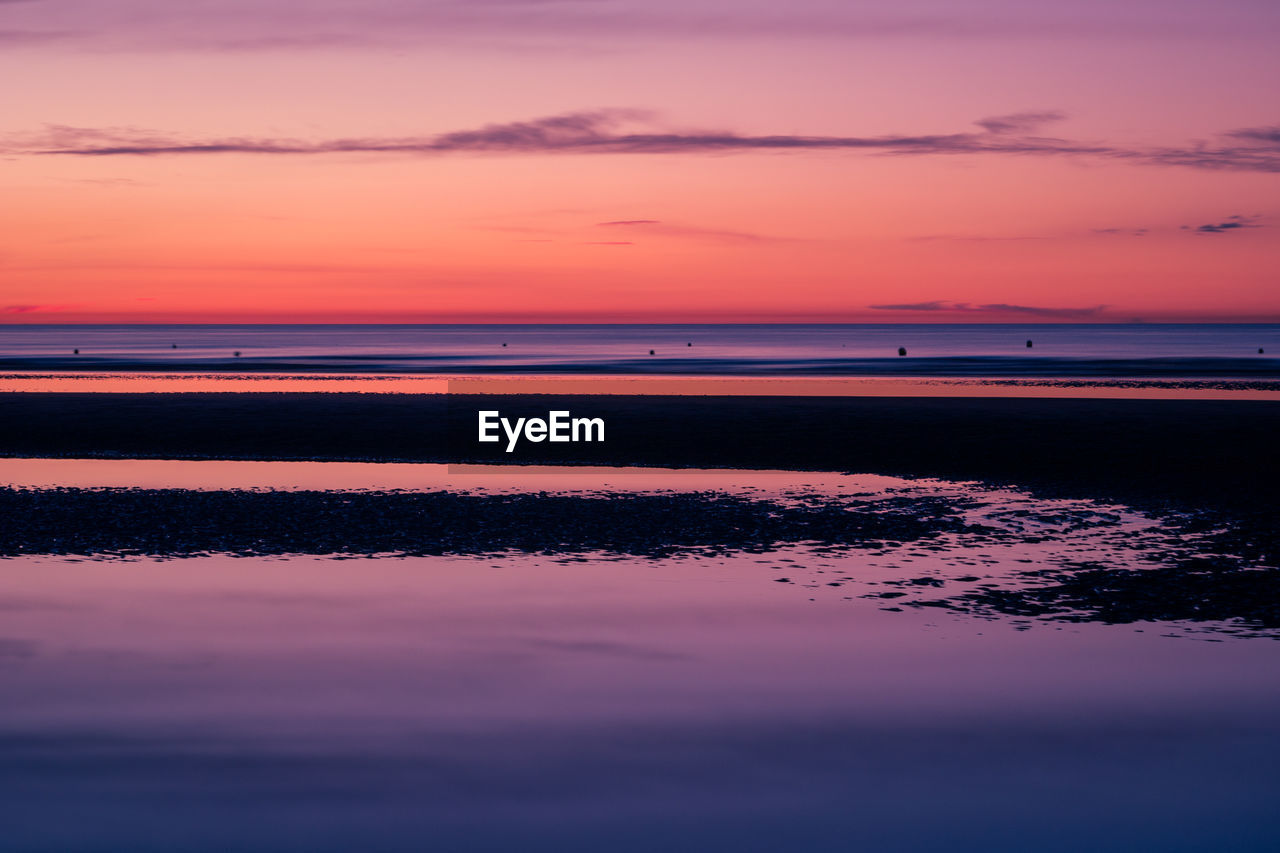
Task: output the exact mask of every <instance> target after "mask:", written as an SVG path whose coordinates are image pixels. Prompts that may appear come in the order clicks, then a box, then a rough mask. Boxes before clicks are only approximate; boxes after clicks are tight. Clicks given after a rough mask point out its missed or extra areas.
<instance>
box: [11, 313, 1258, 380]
mask: <svg viewBox="0 0 1280 853" xmlns="http://www.w3.org/2000/svg"><path fill="white" fill-rule="evenodd" d="M1027 341H1032V343H1033V346H1032V347H1028V346H1027ZM899 348H904V349H905V350H906V351H907V355H906V356H899V355H898V351H899ZM76 350H78V351H79V352H78V353H77V352H76ZM1259 350H1263V351H1264V352H1259ZM237 353H238V355H237ZM0 369H4V370H59V371H94V370H96V371H103V370H110V371H245V372H247V371H294V372H297V371H317V372H329V373H335V372H337V373H342V372H361V373H363V372H378V373H416V374H436V375H463V376H465V375H472V374H482V375H483V374H539V373H541V374H594V375H611V374H612V375H639V374H656V375H663V374H666V375H673V374H674V375H681V374H683V375H709V376H737V375H747V376H1012V377H1017V376H1067V377H1070V376H1083V377H1188V378H1192V377H1238V378H1280V325H1274V324H1272V325H1138V324H1134V325H1065V324H1057V325H1037V324H1027V325H243V326H232V325H221V326H217V325H200V326H196V325H149V326H138V325H77V326H68V325H62V326H59V325H48V326H45V325H39V326H36V325H10V326H3V327H0Z"/></svg>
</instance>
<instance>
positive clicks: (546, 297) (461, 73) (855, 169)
mask: <svg viewBox="0 0 1280 853" xmlns="http://www.w3.org/2000/svg"><path fill="white" fill-rule="evenodd" d="M1278 42H1280V4H1277V3H1275V2H1274V0H1223V2H1217V3H1213V4H1207V3H1204V2H1202V0H1196V2H1189V1H1188V0H1108V1H1107V2H1101V0H1076V1H1075V2H1073V3H1070V4H1064V3H1057V2H1054V3H1048V2H1032V0H972V2H957V0H947V2H943V0H896V2H893V3H889V2H884V0H881V1H880V2H856V0H842V2H837V1H836V0H788V2H785V3H783V2H776V0H775V1H774V2H764V0H738V2H735V3H725V2H722V0H714V1H713V0H678V2H677V0H644V1H643V2H641V0H414V2H410V0H310V2H307V3H305V4H304V3H297V2H296V0H254V2H240V0H228V1H227V2H211V0H184V2H182V3H174V2H172V0H113V2H111V3H103V2H101V0H0V80H4V81H5V85H4V87H3V90H0V323H51V322H52V323H67V322H538V321H548V322H629V321H636V322H810V321H825V322H1012V321H1017V322H1027V321H1043V322H1129V321H1135V320H1137V321H1144V322H1183V321H1207V322H1251V321H1254V322H1280V97H1277V96H1278V95H1280V51H1277V50H1276V49H1275V45H1276V44H1277V43H1278Z"/></svg>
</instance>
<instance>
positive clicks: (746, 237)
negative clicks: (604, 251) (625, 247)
mask: <svg viewBox="0 0 1280 853" xmlns="http://www.w3.org/2000/svg"><path fill="white" fill-rule="evenodd" d="M596 226H597V227H599V228H620V229H621V228H625V229H628V230H634V231H637V232H639V233H642V234H651V235H657V236H660V237H687V238H690V239H694V240H707V241H711V242H717V243H776V242H783V240H782V238H779V237H768V236H766V235H764V234H756V233H753V232H750V231H732V230H728V229H724V228H703V227H699V226H696V225H681V224H679V223H675V222H664V221H662V220H661V219H615V220H612V221H609V222H598V223H596Z"/></svg>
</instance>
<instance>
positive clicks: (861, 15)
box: [0, 0, 1277, 51]
mask: <svg viewBox="0 0 1280 853" xmlns="http://www.w3.org/2000/svg"><path fill="white" fill-rule="evenodd" d="M0 2H3V3H4V4H5V5H9V6H12V8H14V9H18V8H21V7H24V6H25V7H32V8H34V9H37V10H39V11H35V12H33V13H31V15H29V17H32V18H35V19H37V20H39V19H48V20H74V21H77V22H82V23H83V25H84V27H85V30H86V32H85V34H84V36H83V39H84V40H85V42H86V43H90V44H93V45H94V46H105V47H109V48H113V49H124V50H140V51H141V50H227V51H241V50H262V49H270V50H307V49H312V48H314V47H315V46H317V45H319V46H324V47H354V48H358V49H359V48H364V49H367V48H370V47H382V46H423V45H432V44H441V43H457V42H458V41H459V40H462V39H470V40H472V42H473V43H481V44H497V43H499V42H519V43H524V44H529V43H533V42H539V41H541V42H545V43H548V44H551V43H554V44H557V45H561V46H564V45H575V44H583V45H586V44H597V45H598V44H600V43H602V42H616V41H620V40H640V39H654V38H668V37H672V36H677V37H679V38H681V39H703V40H712V39H714V40H732V39H744V38H758V37H760V36H762V35H763V36H768V37H770V38H773V39H780V38H803V39H824V40H830V39H844V40H856V39H876V40H881V41H882V40H885V39H899V40H927V41H930V42H936V41H939V40H947V41H980V40H991V39H999V40H1009V39H1055V40H1057V39H1062V38H1090V39H1097V38H1116V37H1119V38H1132V37H1149V36H1169V35H1187V34H1192V35H1195V36H1197V37H1204V36H1206V35H1211V34H1214V33H1218V34H1240V35H1250V36H1257V35H1258V34H1260V33H1267V32H1271V31H1273V30H1274V24H1275V23H1276V20H1277V19H1276V13H1275V11H1274V10H1273V9H1272V8H1271V6H1273V5H1274V4H1270V5H1268V4H1266V3H1263V2H1257V1H1256V0H1237V2H1232V0H1223V2H1219V3H1217V4H1214V5H1212V6H1209V5H1208V4H1204V3H1202V2H1195V0H1163V2H1162V3H1161V4H1160V14H1158V15H1156V14H1135V13H1134V12H1133V10H1132V9H1131V8H1130V7H1129V6H1128V5H1126V4H1116V3H1100V2H1093V3H1084V4H1080V3H1077V4H1075V5H1073V6H1072V7H1071V8H1070V9H1069V10H1066V9H1064V10H1061V11H1059V10H1058V9H1057V8H1056V7H1049V6H1043V5H1042V4H1017V3H1012V4H1001V5H990V4H987V5H986V6H985V7H983V6H976V7H972V8H962V7H959V6H957V7H956V8H952V7H951V6H948V5H947V4H938V3H937V2H930V0H899V2H897V3H895V4H892V5H888V4H865V3H862V4H855V3H835V2H831V0H791V2H789V3H788V4H787V6H786V8H785V9H783V8H781V7H779V5H778V4H777V3H775V2H771V0H739V2H737V3H734V4H732V6H728V5H726V4H725V3H724V2H723V0H681V2H679V3H662V2H653V0H308V2H307V3H306V4H305V5H304V6H303V7H302V8H303V9H305V13H300V11H299V8H300V7H299V4H297V3H296V2H289V0H255V2H245V0H218V2H204V3H194V2H188V3H174V2H156V1H155V0H115V2H113V3H102V2H101V0H59V2H57V3H35V2H17V1H16V0H0ZM46 6H47V7H49V8H48V10H44V9H43V8H42V7H46Z"/></svg>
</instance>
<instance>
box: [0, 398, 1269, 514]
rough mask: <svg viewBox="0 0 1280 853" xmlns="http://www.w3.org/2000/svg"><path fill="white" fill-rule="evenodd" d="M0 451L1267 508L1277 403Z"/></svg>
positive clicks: (40, 422)
mask: <svg viewBox="0 0 1280 853" xmlns="http://www.w3.org/2000/svg"><path fill="white" fill-rule="evenodd" d="M494 408H500V409H501V410H502V411H503V412H504V414H508V413H509V414H511V415H513V416H537V415H545V414H546V412H547V411H548V410H549V409H564V410H569V411H572V412H573V413H574V414H575V415H578V414H582V415H590V416H593V417H595V416H599V417H603V418H604V419H605V420H606V422H607V423H608V424H609V433H608V440H607V441H606V442H604V443H602V444H558V445H548V444H531V443H522V444H521V446H520V448H519V452H517V453H511V454H508V453H504V452H503V451H502V450H501V449H500V448H499V447H495V446H493V445H480V444H478V443H476V442H475V422H476V413H477V411H478V410H479V409H494ZM0 412H2V413H3V414H0V456H6V457H28V458H39V457H51V458H149V459H163V458H168V459H242V460H249V459H260V460H315V461H381V462H438V463H450V464H502V465H519V464H535V465H597V466H599V465H607V466H619V467H630V466H648V467H658V468H743V469H778V470H794V471H842V472H856V473H873V474H890V475H898V476H908V477H938V478H943V479H959V480H979V481H983V482H988V483H997V484H1011V485H1018V486H1023V487H1027V488H1037V489H1042V490H1048V491H1050V492H1053V493H1057V494H1061V495H1064V496H1079V497H1106V498H1114V499H1119V500H1126V501H1136V502H1140V503H1143V504H1145V505H1163V504H1168V505H1171V506H1173V505H1176V506H1182V507H1193V508H1215V509H1216V508H1226V509H1231V510H1233V511H1236V512H1244V513H1247V514H1250V515H1252V514H1254V513H1257V512H1266V511H1274V510H1275V509H1277V508H1278V507H1280V499H1278V498H1277V497H1276V492H1277V489H1276V484H1277V483H1280V452H1277V450H1276V436H1278V435H1280V405H1276V404H1274V403H1271V402H1266V401H1240V400H1231V401H1224V400H1171V399H1159V400H1133V399H1096V398H1094V399H1088V398H1069V399H1064V398H1009V397H1006V398H978V397H957V398H938V397H914V398H913V397H893V398H888V397H747V396H735V397H687V396H684V397H676V396H654V395H644V396H621V395H610V396H588V395H507V396H503V397H500V398H499V397H494V396H482V395H404V394H376V393H306V392H282V393H253V394H237V393H170V394H145V393H135V394H119V393H38V394H37V393H4V394H0Z"/></svg>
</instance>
